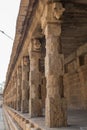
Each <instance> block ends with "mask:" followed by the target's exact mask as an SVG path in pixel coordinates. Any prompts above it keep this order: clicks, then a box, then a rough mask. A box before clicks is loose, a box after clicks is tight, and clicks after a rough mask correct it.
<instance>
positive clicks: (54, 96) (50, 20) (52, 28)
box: [42, 2, 67, 127]
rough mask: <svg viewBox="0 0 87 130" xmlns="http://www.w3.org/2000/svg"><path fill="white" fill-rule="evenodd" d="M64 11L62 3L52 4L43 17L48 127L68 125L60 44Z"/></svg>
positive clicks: (48, 5) (48, 6)
mask: <svg viewBox="0 0 87 130" xmlns="http://www.w3.org/2000/svg"><path fill="white" fill-rule="evenodd" d="M63 11H64V8H63V7H62V4H61V3H60V2H54V3H53V2H52V3H51V2H50V3H48V4H47V6H46V8H45V11H44V14H43V17H42V28H43V31H44V34H45V38H46V57H45V76H46V89H47V95H46V125H47V126H48V127H61V126H66V125H67V119H66V100H65V98H64V92H63V91H64V86H63V75H64V56H63V54H62V45H61V42H60V35H61V21H60V20H59V18H60V17H61V15H62V13H63Z"/></svg>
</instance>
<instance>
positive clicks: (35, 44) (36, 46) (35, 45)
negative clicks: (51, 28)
mask: <svg viewBox="0 0 87 130" xmlns="http://www.w3.org/2000/svg"><path fill="white" fill-rule="evenodd" d="M32 43H33V51H40V50H41V43H40V41H39V40H38V39H33V42H32Z"/></svg>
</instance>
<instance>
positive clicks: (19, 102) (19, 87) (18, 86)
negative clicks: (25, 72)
mask: <svg viewBox="0 0 87 130" xmlns="http://www.w3.org/2000/svg"><path fill="white" fill-rule="evenodd" d="M21 82H22V68H21V66H18V69H17V110H18V111H21V96H22V89H21Z"/></svg>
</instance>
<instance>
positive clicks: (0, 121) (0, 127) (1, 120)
mask: <svg viewBox="0 0 87 130" xmlns="http://www.w3.org/2000/svg"><path fill="white" fill-rule="evenodd" d="M0 130H6V129H5V124H4V118H3V110H2V108H1V107H0Z"/></svg>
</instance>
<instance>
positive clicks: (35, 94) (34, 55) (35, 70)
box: [29, 39, 42, 117]
mask: <svg viewBox="0 0 87 130" xmlns="http://www.w3.org/2000/svg"><path fill="white" fill-rule="evenodd" d="M29 56H30V79H29V85H30V100H29V114H30V116H31V117H37V116H41V115H42V101H41V99H40V98H39V87H41V81H40V80H41V72H40V71H39V60H40V58H41V43H40V42H39V40H38V39H32V40H31V43H30V45H29Z"/></svg>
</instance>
